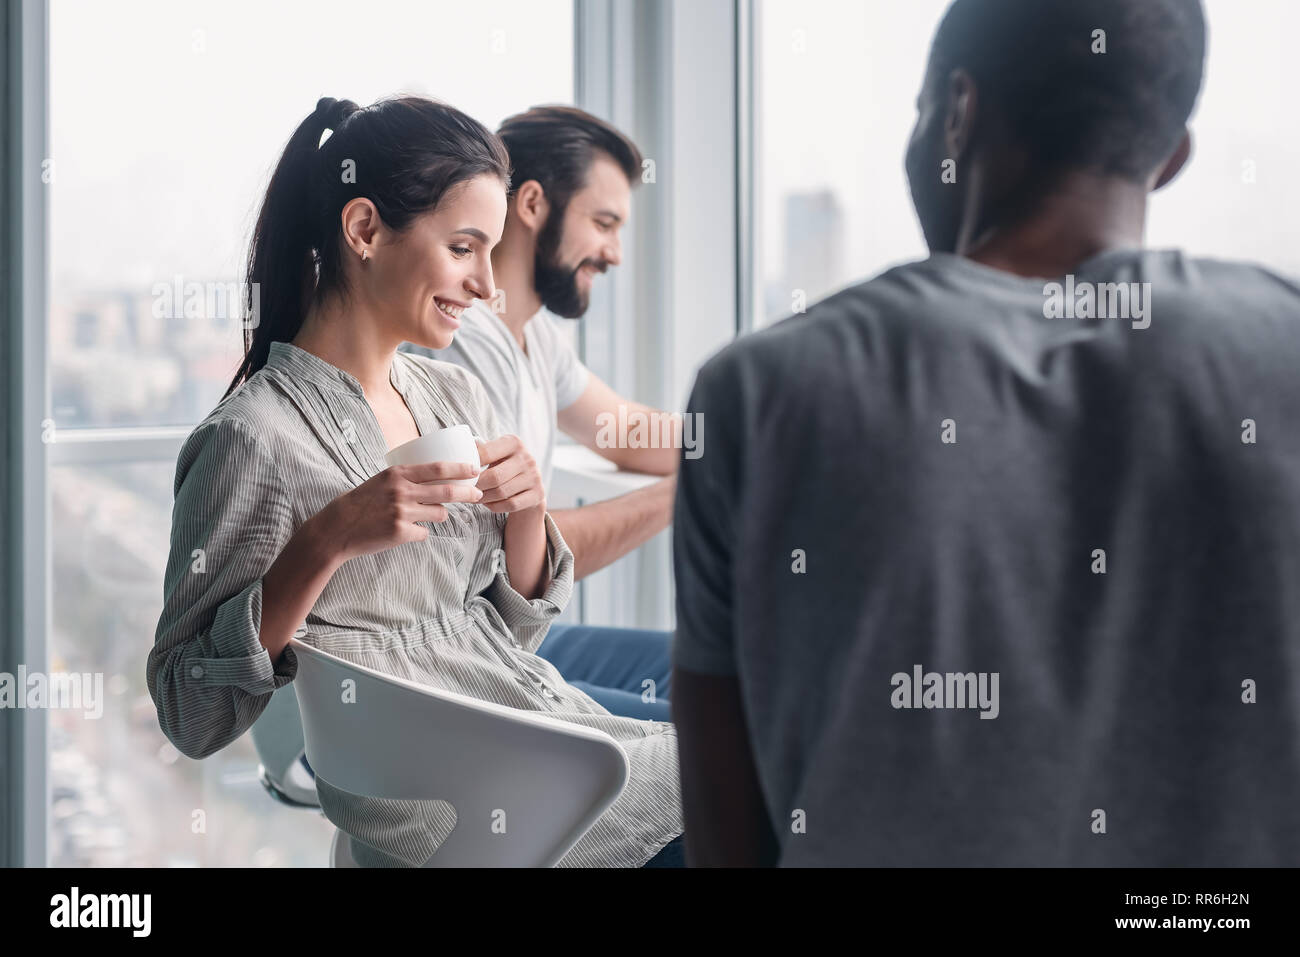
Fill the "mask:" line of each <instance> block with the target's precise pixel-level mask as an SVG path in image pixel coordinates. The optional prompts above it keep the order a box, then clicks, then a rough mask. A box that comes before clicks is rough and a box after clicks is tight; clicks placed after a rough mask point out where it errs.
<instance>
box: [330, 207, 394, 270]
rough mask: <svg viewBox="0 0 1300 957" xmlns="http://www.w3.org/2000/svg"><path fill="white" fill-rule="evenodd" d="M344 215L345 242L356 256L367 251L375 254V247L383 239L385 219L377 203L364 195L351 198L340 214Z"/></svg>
mask: <svg viewBox="0 0 1300 957" xmlns="http://www.w3.org/2000/svg"><path fill="white" fill-rule="evenodd" d="M339 215H340V216H341V217H342V222H341V225H342V228H343V242H344V243H345V244H346V245H347V247H348V248H349V249H350V250H352V252H353V253H354V254H355V255H356V256H360V255H361V254H362V253H363V252H367V253H368V255H367V258H369V256H373V255H374V253H373V251H372V250H373V247H374V246H375V245H376V244H377V243H378V242H379V241H380V240H381V239H382V237H381V236H380V235H379V234H380V232H381V231H382V230H383V226H384V223H383V220H381V219H380V218H379V210H378V209H376V208H375V204H374V203H372V202H371V201H370V200H368V199H366V198H365V197H364V196H358V197H357V198H356V199H352V200H349V201H348V203H347V205H346V206H344V207H343V211H342V212H341V213H340V214H339Z"/></svg>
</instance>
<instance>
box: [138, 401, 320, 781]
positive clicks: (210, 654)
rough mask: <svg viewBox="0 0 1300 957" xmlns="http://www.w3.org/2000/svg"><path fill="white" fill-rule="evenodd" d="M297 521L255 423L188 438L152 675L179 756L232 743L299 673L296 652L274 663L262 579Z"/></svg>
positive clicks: (213, 425)
mask: <svg viewBox="0 0 1300 957" xmlns="http://www.w3.org/2000/svg"><path fill="white" fill-rule="evenodd" d="M293 527H294V517H293V509H292V507H291V502H290V498H289V495H288V491H287V488H286V486H285V483H284V481H283V480H282V478H281V475H280V472H279V467H278V465H277V464H276V462H275V460H274V458H273V457H272V456H271V455H270V453H269V452H268V451H267V450H266V448H265V447H264V445H263V443H262V442H261V441H260V440H259V439H258V438H257V436H256V435H255V434H254V433H253V432H252V430H251V429H250V428H249V427H248V426H246V425H244V424H243V423H241V422H238V421H235V420H230V419H227V420H214V421H211V422H205V423H204V424H202V425H200V426H199V427H198V428H197V429H196V430H195V431H194V432H193V433H192V434H191V435H190V437H189V439H188V440H187V441H186V443H185V446H184V448H183V449H182V450H181V455H180V458H179V460H178V461H177V466H176V486H175V505H174V506H173V510H172V533H171V552H170V555H169V556H168V559H167V572H166V577H165V581H164V585H163V611H162V615H161V617H160V618H159V621H158V629H157V632H156V634H155V636H154V647H153V649H152V650H151V651H150V652H149V657H148V662H147V665H146V671H145V678H146V682H147V683H148V686H149V694H150V695H151V696H152V698H153V701H154V706H155V708H156V709H157V711H158V723H159V725H160V726H161V728H162V730H163V733H164V734H166V735H167V737H168V739H169V740H170V741H171V742H172V744H174V745H175V746H176V748H177V749H178V750H179V751H180V752H181V753H182V754H185V755H187V756H189V757H192V758H204V757H207V756H208V755H210V754H213V753H215V752H216V751H219V750H221V749H222V748H224V747H225V746H226V745H228V744H229V743H231V742H232V741H234V740H235V739H236V738H238V737H239V736H240V735H241V734H243V733H244V732H245V731H246V730H248V728H249V727H250V726H251V725H252V724H253V722H254V721H256V720H257V718H258V717H259V716H260V715H261V713H262V711H263V710H264V709H265V708H266V705H267V703H268V702H269V701H270V699H271V694H272V693H273V692H274V691H275V690H276V689H277V688H281V687H283V686H284V685H285V684H287V683H288V682H290V681H292V680H293V677H294V675H295V674H296V673H297V658H296V656H295V655H294V653H293V651H292V649H289V648H286V649H285V650H284V652H283V653H282V654H281V655H280V659H279V661H278V662H274V663H273V662H272V661H271V656H270V654H269V653H268V652H267V650H266V648H264V647H263V646H262V643H261V640H260V637H259V635H260V632H261V622H262V578H263V576H264V575H265V574H266V572H267V571H268V570H269V569H270V567H271V565H272V564H273V563H274V562H275V560H276V558H277V557H279V554H280V552H281V551H282V550H283V549H284V546H285V545H286V544H287V543H288V541H289V538H290V537H291V535H292V533H293Z"/></svg>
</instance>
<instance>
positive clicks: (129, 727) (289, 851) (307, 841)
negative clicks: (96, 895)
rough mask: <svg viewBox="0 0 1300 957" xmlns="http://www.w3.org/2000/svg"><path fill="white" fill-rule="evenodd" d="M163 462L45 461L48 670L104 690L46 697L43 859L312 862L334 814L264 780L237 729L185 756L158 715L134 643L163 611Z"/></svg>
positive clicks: (167, 486)
mask: <svg viewBox="0 0 1300 957" xmlns="http://www.w3.org/2000/svg"><path fill="white" fill-rule="evenodd" d="M174 473H175V468H174V466H173V465H172V464H170V463H165V462H160V463H147V464H146V463H139V464H126V465H121V464H115V465H99V466H60V467H58V468H53V469H51V470H50V487H51V506H52V508H53V514H54V516H55V521H54V523H53V526H54V541H53V572H54V577H53V589H52V590H53V596H52V597H53V614H52V631H53V634H52V637H51V643H50V671H51V672H55V673H72V674H89V675H92V676H93V675H102V678H92V679H91V680H90V682H89V683H88V684H87V685H86V686H85V687H86V689H87V690H88V691H89V690H90V689H92V688H94V689H95V690H99V689H100V687H102V692H101V693H102V698H100V699H99V700H100V705H101V706H100V707H95V708H94V709H93V710H90V711H87V709H84V708H83V709H82V710H76V709H62V708H60V709H51V710H50V711H49V719H50V746H51V755H50V790H51V795H52V803H51V808H50V852H49V858H50V860H49V863H50V864H51V865H52V866H55V867H101V866H126V867H136V866H147V867H159V866H162V867H166V866H204V867H212V866H221V867H246V866H260V865H266V866H274V865H286V866H298V867H324V866H325V865H326V863H327V860H328V856H329V846H330V839H331V838H332V836H333V833H334V828H333V825H331V824H330V823H329V821H327V820H326V819H325V818H324V817H323V816H322V815H321V814H320V813H318V812H316V811H312V810H297V809H294V808H289V807H286V806H284V805H282V804H278V803H276V802H275V801H274V800H273V799H272V798H271V797H270V796H269V795H268V794H267V792H266V791H265V790H264V789H263V788H262V785H261V784H260V783H259V782H258V778H257V769H258V761H257V754H256V752H255V751H254V749H253V744H252V740H251V739H250V737H249V736H248V735H244V736H243V737H242V738H240V739H239V740H238V741H237V742H235V743H234V744H232V745H231V746H230V747H228V748H226V749H225V750H224V751H222V752H220V753H219V754H216V755H213V756H212V757H210V758H208V759H206V760H203V761H194V760H192V759H190V758H187V757H185V756H184V755H182V754H180V753H179V752H178V751H177V750H176V749H175V748H174V747H172V744H171V742H170V741H168V740H167V738H166V736H165V735H164V734H163V733H162V730H161V729H160V728H159V727H158V716H157V713H156V712H155V710H154V705H153V700H152V699H151V698H150V697H149V689H148V687H147V686H146V684H145V656H146V655H147V654H148V650H149V648H150V647H151V646H152V644H153V634H154V629H155V628H156V627H157V624H158V616H159V614H160V613H161V612H162V581H163V571H164V567H165V565H166V562H167V545H168V534H169V530H170V528H171V483H172V476H173V475H174ZM96 682H102V686H99V687H97V686H96ZM89 701H90V699H86V700H85V702H83V703H89ZM96 712H98V713H99V714H98V716H97V717H96V716H95V713H96ZM197 811H201V812H202V814H201V815H197V814H196V813H195V812H197ZM196 822H197V823H196Z"/></svg>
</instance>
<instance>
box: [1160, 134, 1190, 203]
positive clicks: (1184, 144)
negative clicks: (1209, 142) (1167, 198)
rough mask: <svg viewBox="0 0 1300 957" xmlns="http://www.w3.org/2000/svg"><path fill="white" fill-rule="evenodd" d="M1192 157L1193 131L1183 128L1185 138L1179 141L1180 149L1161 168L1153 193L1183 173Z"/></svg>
mask: <svg viewBox="0 0 1300 957" xmlns="http://www.w3.org/2000/svg"><path fill="white" fill-rule="evenodd" d="M1191 155H1192V131H1191V130H1189V129H1188V128H1187V127H1183V138H1182V139H1181V140H1179V141H1178V147H1177V148H1176V149H1175V150H1174V153H1173V155H1172V156H1170V157H1169V159H1168V160H1166V161H1165V165H1164V166H1162V167H1161V168H1160V173H1159V175H1158V176H1157V177H1156V182H1155V185H1154V186H1152V187H1151V192H1153V193H1154V192H1155V191H1156V190H1158V189H1162V188H1163V187H1165V186H1167V185H1168V184H1169V183H1171V182H1173V180H1174V178H1175V177H1176V176H1177V175H1178V174H1179V173H1181V172H1182V170H1183V167H1184V166H1185V165H1186V164H1187V160H1188V157H1190V156H1191Z"/></svg>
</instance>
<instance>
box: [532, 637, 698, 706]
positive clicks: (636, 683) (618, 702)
mask: <svg viewBox="0 0 1300 957" xmlns="http://www.w3.org/2000/svg"><path fill="white" fill-rule="evenodd" d="M671 637H672V633H671V632H667V631H650V630H648V629H643V628H601V627H597V626H595V625H552V626H551V630H550V631H548V632H547V633H546V637H545V638H543V639H542V643H541V645H540V646H539V647H538V649H537V654H538V656H539V657H541V658H545V659H546V660H547V661H549V662H550V663H551V664H553V665H555V667H556V669H557V670H558V671H559V672H560V674H562V675H563V676H564V680H565V681H567V682H568V683H569V684H571V685H573V686H574V687H575V688H579V689H581V690H582V691H585V692H586V693H587V694H589V695H591V697H593V698H595V699H596V701H597V702H599V703H600V704H601V705H603V706H604V707H605V708H606V709H608V710H609V711H610V712H611V713H612V714H618V715H622V716H623V717H626V718H640V719H642V720H646V719H649V720H653V721H671V720H672V716H671V712H670V710H669V706H668V695H669V692H670V691H671V690H672V689H671V688H670V687H669V685H670V683H671V681H672V657H671V652H670V647H669V642H670V640H671ZM647 681H651V682H653V684H652V685H649V686H647V685H646V684H645V682H647ZM647 691H649V692H652V700H650V701H643V700H642V694H643V693H644V692H647Z"/></svg>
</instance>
